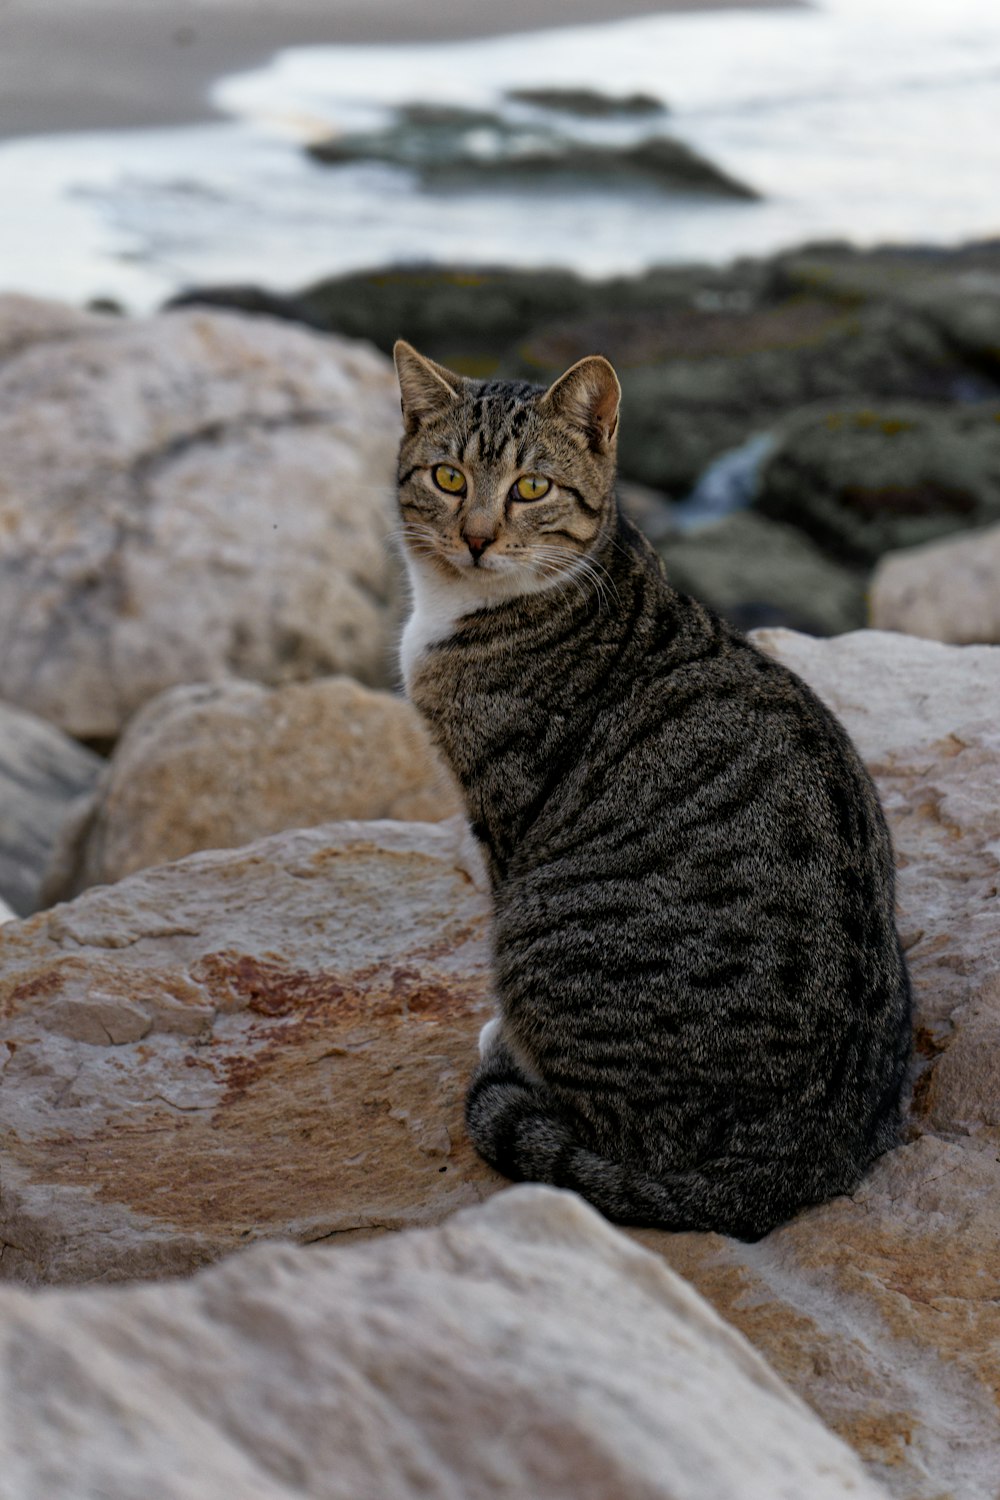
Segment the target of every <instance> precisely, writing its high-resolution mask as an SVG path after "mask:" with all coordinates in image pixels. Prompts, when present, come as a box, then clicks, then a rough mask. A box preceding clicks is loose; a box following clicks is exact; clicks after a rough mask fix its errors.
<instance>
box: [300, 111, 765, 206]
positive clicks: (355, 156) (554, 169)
mask: <svg viewBox="0 0 1000 1500" xmlns="http://www.w3.org/2000/svg"><path fill="white" fill-rule="evenodd" d="M306 150H307V151H308V153H309V155H310V156H311V157H313V158H314V159H315V160H316V161H320V162H323V163H325V164H326V165H328V166H338V165H341V164H344V163H349V162H357V161H379V162H387V163H389V164H390V165H392V166H400V167H408V168H411V169H413V170H415V171H416V172H418V173H419V174H420V176H421V177H422V178H423V179H424V180H425V181H426V182H428V183H430V184H434V185H439V186H440V185H447V184H465V185H469V184H485V183H493V182H496V181H498V180H501V181H512V182H521V183H523V182H542V183H550V182H553V181H557V180H566V179H568V178H580V177H584V178H595V179H603V180H605V181H606V182H607V183H608V184H611V185H615V186H617V185H620V184H621V183H622V182H623V181H629V180H634V181H638V182H641V183H644V184H646V185H648V186H652V187H654V188H658V189H660V190H661V191H665V192H673V193H677V192H683V193H691V192H694V193H710V194H714V195H721V196H723V197H732V198H755V197H756V196H757V194H756V193H755V192H754V191H753V189H752V188H750V187H748V186H747V185H746V184H745V183H742V182H738V181H737V180H736V179H735V178H733V177H731V176H730V175H729V174H728V173H727V172H724V171H722V170H721V169H720V168H719V167H716V166H714V165H713V163H711V162H709V161H706V160H705V158H704V157H703V156H700V155H699V154H698V152H697V151H694V150H692V148H691V147H690V146H687V145H685V144H684V143H683V142H682V141H677V140H672V139H671V138H670V137H668V136H662V135H655V136H648V137H646V139H644V140H640V141H631V142H626V143H623V142H621V141H599V140H594V139H586V140H584V139H579V138H577V137H574V136H571V135H566V134H564V133H563V132H562V131H560V130H558V129H554V128H551V127H549V126H547V125H545V124H543V123H531V124H524V123H522V122H520V121H518V120H510V119H506V118H504V117H503V116H501V115H496V114H490V113H485V112H482V111H479V110H465V109H460V108H454V107H448V106H445V107H440V106H435V107H431V108H428V107H426V106H419V105H418V106H409V107H407V108H404V109H402V110H401V111H398V112H397V114H396V118H395V119H394V121H393V123H392V124H390V125H388V126H387V127H386V128H385V129H382V130H370V131H366V132H361V133H357V134H353V135H352V134H347V135H338V136H334V137H332V138H330V139H329V140H325V141H316V142H313V143H312V144H311V145H309V146H307V147H306Z"/></svg>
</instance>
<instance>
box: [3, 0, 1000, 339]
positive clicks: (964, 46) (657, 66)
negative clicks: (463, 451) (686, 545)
mask: <svg viewBox="0 0 1000 1500" xmlns="http://www.w3.org/2000/svg"><path fill="white" fill-rule="evenodd" d="M541 85H550V86H562V87H570V86H573V87H576V86H583V87H590V88H595V89H598V90H601V91H603V92H605V93H609V94H625V93H630V92H633V91H640V92H643V93H647V94H651V95H653V96H654V97H655V98H657V99H660V100H662V101H663V102H664V103H665V104H666V105H667V106H669V109H670V114H669V116H667V117H666V118H664V119H663V120H662V121H661V120H660V119H659V118H657V119H655V120H654V121H652V122H651V121H649V120H634V121H622V120H618V121H590V120H573V119H572V118H571V117H568V116H567V117H562V119H561V124H562V125H563V127H564V129H565V130H566V131H567V132H568V133H570V134H571V135H573V136H575V137H576V138H578V139H580V140H581V141H588V140H589V141H600V142H605V143H610V142H613V141H614V142H621V143H626V142H628V141H630V140H635V139H640V138H641V137H643V136H645V135H648V134H650V133H651V132H654V131H663V132H664V133H667V134H671V135H674V136H676V137H677V138H679V139H681V140H683V141H685V142H687V143H688V144H689V145H691V146H693V147H694V148H695V149H697V150H698V151H700V152H701V153H702V154H703V155H705V156H707V157H708V158H709V159H710V160H711V161H713V162H715V163H717V164H718V165H720V166H721V167H723V168H724V169H726V170H727V171H728V172H730V173H731V174H732V175H733V176H735V177H737V178H740V179H742V180H743V181H745V182H747V183H749V184H751V185H752V186H753V187H754V188H756V189H757V191H758V192H759V193H760V194H761V195H762V196H761V200H760V201H759V202H743V201H738V200H723V199H714V198H711V197H699V196H694V195H687V196H683V195H666V194H664V193H662V192H659V191H657V190H655V189H652V188H648V187H641V186H637V185H635V184H629V183H627V182H622V183H621V184H613V185H607V184H606V185H603V186H589V187H581V186H576V187H574V186H570V185H565V186H559V187H555V188H552V187H549V188H546V189H544V190H540V189H538V188H531V187H514V186H510V185H508V186H504V187H503V188H499V187H491V188H490V189H489V190H487V189H485V188H481V189H476V190H472V191H464V192H458V191H454V190H450V191H443V190H429V189H428V188H427V186H426V185H424V184H423V183H421V181H420V180H419V178H418V177H417V175H416V174H415V173H414V172H412V171H410V170H409V169H405V168H401V167H394V166H388V165H379V164H370V163H368V164H366V163H354V164H350V165H345V166H338V167H328V166H323V165H320V164H319V163H316V162H314V161H312V160H311V159H310V158H309V157H308V156H307V155H306V153H305V151H304V149H303V146H304V145H305V143H307V142H309V141H314V140H318V139H322V138H324V137H327V136H330V135H333V134H338V133H348V132H351V131H355V130H359V129H365V130H367V129H379V128H382V127H385V126H386V125H388V124H389V123H390V122H391V120H392V118H393V110H394V107H396V106H399V105H402V104H410V103H430V104H435V105H441V104H447V105H455V106H463V107H468V108H474V109H480V110H481V109H488V110H494V111H496V112H497V113H498V114H499V115H500V116H501V118H503V119H505V120H509V121H511V122H517V123H521V124H526V123H527V124H530V123H531V121H532V119H535V120H538V121H542V120H543V119H544V118H546V117H545V116H544V115H543V114H540V113H539V112H537V111H534V112H533V111H532V110H531V109H530V108H529V107H528V106H526V105H523V104H522V105H518V104H516V103H514V102H512V101H511V100H509V99H508V98H507V97H506V94H507V91H508V90H509V89H512V88H523V87H529V86H541ZM214 98H215V102H216V103H217V104H218V105H219V107H220V108H221V109H222V110H223V111H224V114H225V117H226V118H224V119H223V120H222V121H220V122H218V123H210V124H199V125H192V126H187V127H182V128H172V129H157V130H149V131H121V132H103V133H100V134H95V133H90V134H77V135H68V136H46V137H38V138H35V139H27V140H17V141H13V142H10V143H8V144H6V145H2V146H0V203H2V204H3V210H2V212H3V218H2V222H0V287H2V288H5V289H14V290H18V291H28V292H34V293H37V294H41V295H56V296H63V297H68V298H70V299H72V300H79V299H83V298H87V297H93V296H112V297H116V298H118V299H120V300H121V301H123V302H124V303H125V304H126V305H127V306H129V307H132V308H134V309H137V310H139V309H144V308H148V307H150V306H152V305H155V304H156V303H157V302H159V301H160V300H161V299H162V298H163V297H165V296H168V295H170V294H171V293H172V292H174V291H176V290H178V289H179V288H182V287H184V286H190V285H196V284H202V285H204V284H207V283H213V282H258V283H263V284H266V285H267V286H269V287H272V288H274V289H277V290H291V289H294V288H296V287H299V286H301V285H303V284H304V283H306V282H308V281H310V280H312V279H314V278H317V277H319V276H322V275H327V274H332V273H336V272H339V271H347V270H351V269H357V268H360V267H366V266H375V265H382V264H386V263H390V262H414V261H437V262H454V261H463V262H473V263H480V264H491V265H498V264H507V265H519V266H527V265H530V266H544V265H557V266H569V267H573V268H575V269H577V270H578V271H580V272H581V273H582V274H585V275H589V276H601V275H607V274H611V273H614V272H632V271H639V270H641V269H643V268H644V267H646V266H649V265H653V264H658V263H666V262H678V261H691V260H710V261H716V262H719V261H725V260H728V259H731V258H732V257H734V256H736V255H741V254H757V253H766V252H769V251H772V250H775V249H778V248H781V247H783V246H787V245H791V244H795V243H799V242H802V241H804V240H808V239H817V238H823V239H827V238H837V239H850V240H852V241H854V242H856V243H859V244H863V245H864V244H874V243H879V242H884V241H896V242H923V243H935V244H950V243H958V242H960V241H962V240H964V239H970V238H978V237H988V236H992V235H1000V0H818V3H816V4H815V5H814V6H813V7H812V8H810V9H803V10H770V11H769V10H761V11H735V12H728V13H727V12H714V13H713V12H702V13H698V14H689V15H683V14H681V15H677V14H675V15H671V16H662V17H655V16H654V17H643V18H638V19H633V20H625V21H615V22H609V23H606V24H603V25H592V26H586V27H583V26H581V27H569V28H565V27H564V28H560V29H558V30H553V31H548V32H540V33H533V34H531V35H530V36H512V37H500V38H494V39H485V40H475V41H466V42H452V43H446V44H442V43H436V44H421V45H406V46H384V45H383V46H364V47H359V46H353V47H322V48H319V47H317V48H308V49H296V50H292V51H288V52H284V53H281V54H279V55H278V56H277V57H276V58H274V59H273V60H272V61H271V62H270V63H269V64H268V65H267V66H266V67H264V68H261V69H259V70H257V71H255V72H252V73H247V74H244V75H240V76H234V77H230V78H226V79H222V80H220V81H219V82H218V83H217V85H216V87H215V90H214ZM548 118H549V119H551V118H552V117H551V116H549V117H548Z"/></svg>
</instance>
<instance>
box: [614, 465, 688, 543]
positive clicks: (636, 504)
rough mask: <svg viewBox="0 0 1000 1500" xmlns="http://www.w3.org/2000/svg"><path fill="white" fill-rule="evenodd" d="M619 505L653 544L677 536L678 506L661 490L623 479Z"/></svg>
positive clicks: (620, 481) (620, 483)
mask: <svg viewBox="0 0 1000 1500" xmlns="http://www.w3.org/2000/svg"><path fill="white" fill-rule="evenodd" d="M618 503H619V504H620V506H621V508H622V510H623V511H624V512H625V514H626V515H627V516H628V518H629V520H630V521H632V522H633V523H634V524H635V525H636V526H638V528H639V530H640V531H642V532H644V533H645V534H646V536H647V537H648V538H649V540H650V541H651V542H660V541H665V540H666V538H667V537H674V536H676V535H677V521H676V518H675V516H676V511H677V507H676V505H673V504H671V502H670V500H669V499H668V498H667V496H666V495H664V494H661V493H660V491H659V490H651V489H650V488H649V487H648V486H647V485H645V484H636V483H635V482H634V480H631V479H623V480H619V482H618Z"/></svg>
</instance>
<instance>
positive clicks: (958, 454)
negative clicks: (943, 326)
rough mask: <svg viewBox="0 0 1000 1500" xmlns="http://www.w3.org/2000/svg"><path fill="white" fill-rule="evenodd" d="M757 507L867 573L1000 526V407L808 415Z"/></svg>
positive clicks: (786, 441)
mask: <svg viewBox="0 0 1000 1500" xmlns="http://www.w3.org/2000/svg"><path fill="white" fill-rule="evenodd" d="M755 506H756V509H757V510H758V511H759V512H760V514H761V515H764V516H768V517H770V518H771V519H772V520H776V521H783V522H786V523H788V524H790V525H793V526H796V527H797V528H798V529H799V530H800V531H803V532H805V533H806V534H807V535H808V536H810V537H812V538H813V540H814V541H815V542H816V543H817V544H818V545H819V546H821V547H822V548H824V549H825V550H826V551H827V552H829V553H830V554H831V555H832V556H835V557H838V558H841V559H843V560H845V561H849V562H851V563H854V564H858V565H870V564H872V563H874V562H875V561H876V560H877V559H878V558H879V557H881V556H882V554H883V553H884V552H888V551H892V550H895V549H896V548H900V547H913V546H917V545H919V544H920V543H923V542H930V541H934V540H935V539H936V538H938V537H943V536H947V535H949V534H950V533H952V532H957V531H963V530H968V529H970V528H972V527H975V526H987V525H989V524H991V523H992V522H996V521H1000V403H998V402H991V403H986V404H983V405H976V406H971V407H966V408H958V409H957V410H956V409H954V408H947V407H935V406H919V405H916V404H889V403H886V404H882V403H875V402H872V403H866V404H864V405H861V404H851V405H849V406H843V407H835V408H827V409H825V410H811V411H806V412H802V413H800V414H799V415H798V416H796V417H794V418H793V419H792V420H790V421H789V422H788V423H787V424H786V425H785V427H784V429H783V431H782V432H781V433H780V434H779V435H778V441H777V444H776V447H775V449H774V451H773V452H772V454H771V456H770V458H769V459H768V460H767V461H766V462H765V463H764V465H763V466H762V469H761V473H760V479H759V490H758V494H757V497H756V501H755Z"/></svg>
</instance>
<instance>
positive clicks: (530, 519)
mask: <svg viewBox="0 0 1000 1500" xmlns="http://www.w3.org/2000/svg"><path fill="white" fill-rule="evenodd" d="M394 354H395V359H396V372H397V374H398V376H399V388H400V394H401V398H402V399H401V406H402V411H403V425H404V434H403V441H402V444H401V445H400V453H399V504H400V511H401V514H402V521H403V526H402V536H403V541H404V544H405V546H406V548H407V551H408V554H409V556H410V557H411V558H412V559H413V560H414V561H415V562H418V563H419V564H421V565H423V566H426V567H428V568H431V569H433V570H435V571H436V572H437V573H439V574H440V575H442V576H443V577H445V578H448V577H450V578H453V579H456V580H461V579H464V580H466V581H467V583H468V584H470V585H475V586H476V587H477V588H480V589H481V590H482V593H483V595H484V596H485V597H505V596H509V595H512V594H516V593H528V592H530V593H533V592H536V591H537V590H539V589H542V588H547V587H549V586H550V585H551V584H554V583H557V582H558V581H559V580H560V579H561V578H565V577H568V576H573V574H575V573H576V572H577V571H578V570H579V569H580V568H583V567H585V566H586V563H585V559H586V558H587V555H588V554H589V553H590V552H591V551H592V550H593V549H594V548H595V546H596V545H597V544H598V542H599V541H600V540H601V538H602V537H604V536H605V535H606V534H607V532H608V529H609V526H610V524H611V520H612V518H613V514H614V507H615V500H614V477H615V442H616V435H617V428H618V403H619V400H620V399H621V389H620V387H619V385H618V379H617V377H616V375H615V372H614V370H613V369H612V368H611V366H610V365H609V364H608V362H607V360H606V359H602V358H601V356H600V355H593V356H591V357H590V358H589V359H582V360H580V362H579V363H578V364H575V365H574V366H573V367H572V369H570V370H567V372H566V374H565V375H562V376H561V377H560V378H559V379H558V380H557V381H556V382H555V384H554V385H551V386H550V387H549V388H548V390H545V389H544V388H543V387H541V386H531V385H527V384H524V383H522V382H518V381H501V380H487V381H479V380H469V379H467V378H465V377H464V376H462V375H455V374H454V373H453V372H452V371H451V370H446V369H445V368H444V366H443V365H439V364H435V363H434V361H433V360H430V359H426V358H425V357H424V356H423V355H421V354H418V353H417V351H416V350H415V349H413V348H411V346H410V345H409V344H406V343H404V342H403V341H402V340H400V342H399V343H397V345H396V347H395V350H394Z"/></svg>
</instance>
